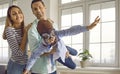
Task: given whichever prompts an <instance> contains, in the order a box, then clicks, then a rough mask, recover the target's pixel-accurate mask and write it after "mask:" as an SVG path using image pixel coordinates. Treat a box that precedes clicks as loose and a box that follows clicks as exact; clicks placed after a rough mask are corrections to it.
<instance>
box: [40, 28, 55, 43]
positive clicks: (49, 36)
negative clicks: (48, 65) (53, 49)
mask: <svg viewBox="0 0 120 74" xmlns="http://www.w3.org/2000/svg"><path fill="white" fill-rule="evenodd" d="M42 38H43V39H44V41H45V42H46V43H47V44H53V43H55V40H56V36H55V32H54V30H52V31H51V32H50V33H44V34H42Z"/></svg>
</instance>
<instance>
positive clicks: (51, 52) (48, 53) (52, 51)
mask: <svg viewBox="0 0 120 74" xmlns="http://www.w3.org/2000/svg"><path fill="white" fill-rule="evenodd" d="M55 52H56V47H53V49H52V50H51V51H50V52H46V53H44V54H43V55H42V56H48V55H50V54H54V53H55Z"/></svg>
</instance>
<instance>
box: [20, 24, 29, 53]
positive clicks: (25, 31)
mask: <svg viewBox="0 0 120 74" xmlns="http://www.w3.org/2000/svg"><path fill="white" fill-rule="evenodd" d="M30 27H31V24H29V25H28V26H26V27H25V28H24V35H23V37H22V41H21V44H20V48H21V50H22V51H23V52H24V51H25V48H26V44H27V34H28V30H29V28H30Z"/></svg>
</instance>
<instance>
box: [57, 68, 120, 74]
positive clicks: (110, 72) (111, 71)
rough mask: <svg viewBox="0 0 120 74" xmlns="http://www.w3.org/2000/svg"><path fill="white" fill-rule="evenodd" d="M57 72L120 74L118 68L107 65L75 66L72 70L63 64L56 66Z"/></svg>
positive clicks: (70, 73) (62, 73)
mask: <svg viewBox="0 0 120 74" xmlns="http://www.w3.org/2000/svg"><path fill="white" fill-rule="evenodd" d="M57 74H120V68H108V67H85V68H80V67H77V68H76V69H74V70H71V69H68V68H66V67H63V66H58V67H57Z"/></svg>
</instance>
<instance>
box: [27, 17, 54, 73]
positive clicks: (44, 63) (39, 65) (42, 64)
mask: <svg viewBox="0 0 120 74" xmlns="http://www.w3.org/2000/svg"><path fill="white" fill-rule="evenodd" d="M37 23H38V20H37V19H36V20H34V22H33V23H32V26H31V28H30V29H29V31H28V43H29V47H30V50H31V52H33V51H34V50H35V49H37V48H38V47H39V45H40V43H41V36H40V35H39V33H38V31H37V29H36V27H37ZM50 64H51V63H50V62H49V58H48V57H47V56H42V57H41V58H38V59H37V61H36V63H35V64H34V65H33V67H32V69H31V70H32V72H34V73H41V74H48V72H50V73H52V72H54V71H55V70H56V66H54V67H53V68H52V69H50V70H49V71H48V68H49V66H50Z"/></svg>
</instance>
